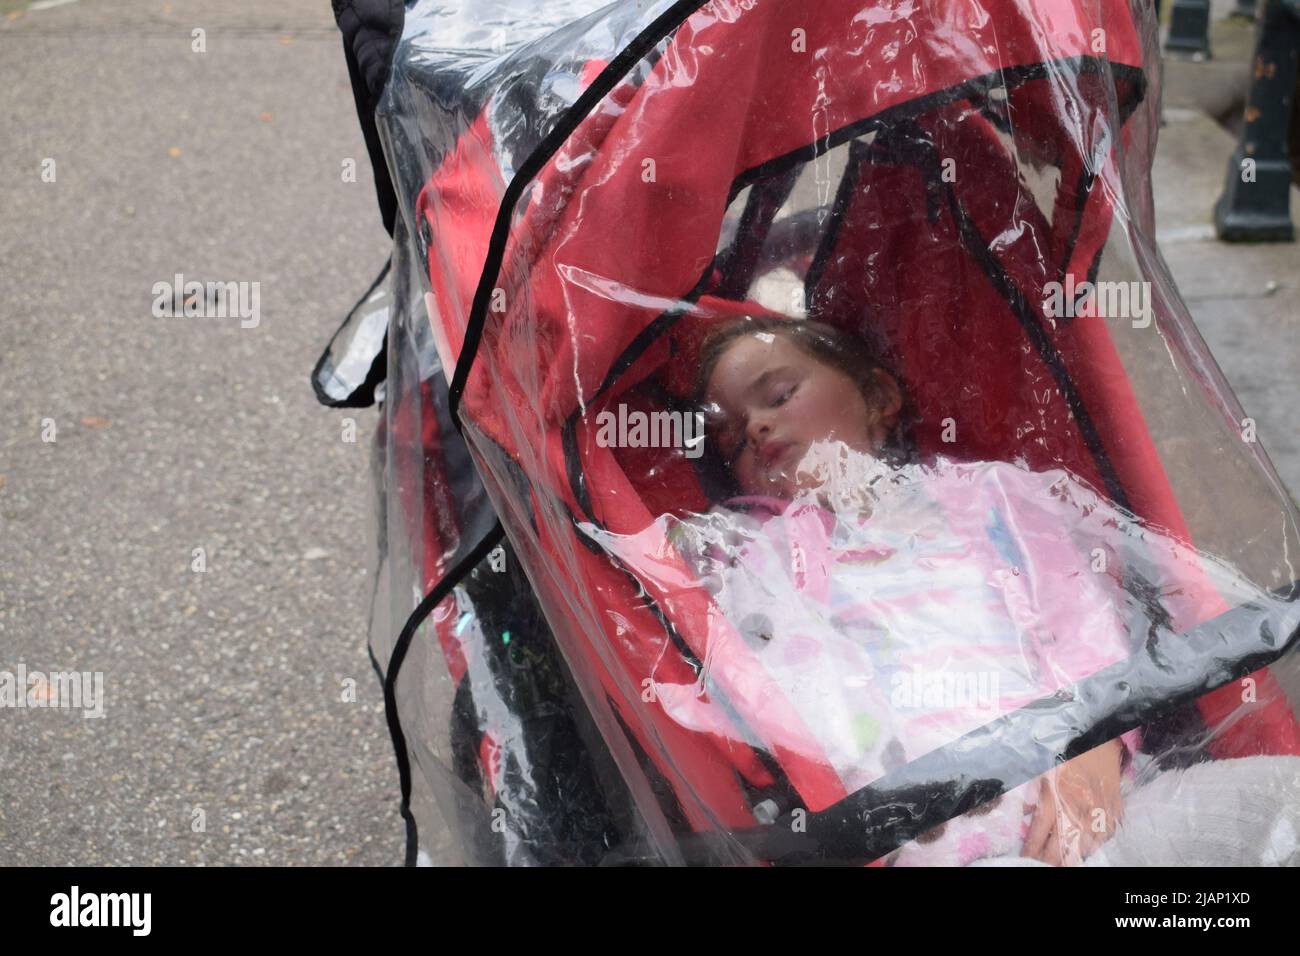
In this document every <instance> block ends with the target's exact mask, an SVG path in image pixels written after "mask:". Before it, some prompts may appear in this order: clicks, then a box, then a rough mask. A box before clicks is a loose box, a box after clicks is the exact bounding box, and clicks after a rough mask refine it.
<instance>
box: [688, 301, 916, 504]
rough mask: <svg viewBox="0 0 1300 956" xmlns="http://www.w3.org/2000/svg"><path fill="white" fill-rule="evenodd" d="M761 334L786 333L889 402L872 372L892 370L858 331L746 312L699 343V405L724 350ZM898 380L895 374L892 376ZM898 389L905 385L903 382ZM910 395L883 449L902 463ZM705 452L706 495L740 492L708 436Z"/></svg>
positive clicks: (873, 397) (866, 394) (877, 401)
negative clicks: (845, 330) (748, 336)
mask: <svg viewBox="0 0 1300 956" xmlns="http://www.w3.org/2000/svg"><path fill="white" fill-rule="evenodd" d="M762 332H767V333H771V334H774V335H780V336H783V337H784V338H785V339H787V340H788V341H790V342H792V343H793V344H794V345H796V346H797V347H798V348H800V349H801V350H802V351H803V352H805V353H806V354H807V355H810V356H812V357H813V358H815V359H817V360H818V361H819V362H821V363H823V364H825V365H828V366H830V367H831V368H834V369H837V370H838V371H840V372H843V373H844V374H845V375H847V376H848V377H849V378H850V379H851V380H852V381H853V382H854V384H856V385H857V387H858V390H859V391H860V392H861V393H862V397H863V398H864V399H865V400H866V402H867V405H868V406H869V407H873V408H874V407H879V406H880V405H881V404H883V402H884V401H885V396H884V395H883V394H882V392H881V388H880V384H879V382H878V381H877V379H876V377H875V376H874V375H872V374H870V373H871V372H872V371H874V370H875V369H880V370H882V371H885V372H888V373H889V374H891V375H893V373H892V372H891V371H890V369H889V366H888V365H887V364H886V363H885V362H884V361H883V360H882V359H881V358H880V356H879V355H878V353H877V352H876V350H875V349H873V348H872V347H871V346H870V345H868V344H867V343H866V342H865V341H863V340H862V339H861V338H859V337H858V336H856V335H850V334H849V333H847V332H844V331H841V330H840V329H837V328H835V327H834V326H831V325H826V324H825V323H822V322H810V321H801V320H799V319H788V318H783V317H779V316H746V317H744V318H741V319H737V320H736V321H734V322H730V323H728V324H726V325H724V326H721V327H720V328H717V329H715V330H714V331H712V332H710V333H709V334H708V335H707V336H706V337H705V339H704V342H703V343H702V344H701V345H700V352H699V367H698V369H697V370H696V374H695V388H694V400H695V407H696V408H698V409H705V406H706V404H707V403H706V402H705V396H706V393H707V391H708V388H709V379H711V378H712V377H713V372H714V369H716V368H717V365H718V362H719V361H720V360H721V358H722V356H723V354H724V353H725V352H726V351H727V349H728V348H730V347H731V345H732V344H733V343H734V342H735V341H736V340H737V339H739V338H741V337H742V336H746V335H756V334H759V333H762ZM894 378H895V379H897V376H894ZM899 388H900V390H901V389H902V383H901V382H900V383H899ZM908 405H909V403H908V401H907V396H906V394H904V396H903V407H904V412H905V414H901V415H899V418H898V425H897V426H895V428H894V429H893V431H892V432H891V433H890V436H889V439H888V440H887V441H886V443H885V447H884V448H883V449H882V452H883V454H884V455H885V457H887V458H888V459H889V460H891V461H895V462H899V461H905V460H908V459H910V458H911V457H912V456H911V453H910V451H909V446H910V443H909V441H908V439H907V434H906V433H907V430H908V429H907V420H908V418H909V417H910V416H908V415H907V414H906V411H907V409H908ZM707 434H708V433H707V431H706V438H705V444H704V454H703V456H702V457H701V460H700V476H701V480H702V482H703V484H704V486H705V489H704V490H705V493H706V494H707V495H708V496H709V497H710V498H713V499H715V500H717V499H719V498H723V497H731V496H733V495H735V494H736V492H737V489H736V487H735V478H734V476H732V475H731V474H730V472H729V470H728V469H727V467H726V465H725V463H724V462H723V461H722V456H721V455H720V454H719V452H718V449H717V447H716V445H715V444H714V443H713V442H711V441H709V439H708V437H707Z"/></svg>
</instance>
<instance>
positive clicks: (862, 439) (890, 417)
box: [705, 332, 902, 498]
mask: <svg viewBox="0 0 1300 956" xmlns="http://www.w3.org/2000/svg"><path fill="white" fill-rule="evenodd" d="M864 374H865V370H864ZM872 374H873V375H875V376H876V377H877V382H878V385H879V386H880V391H881V392H882V394H883V395H884V396H885V402H884V405H883V407H880V408H873V407H871V406H870V405H869V404H868V402H867V399H866V398H865V396H864V395H863V394H862V391H861V389H859V388H858V386H857V384H856V383H855V382H854V381H853V379H851V378H849V376H848V375H846V374H844V373H843V372H841V371H840V370H839V369H837V368H835V367H834V366H831V365H827V364H826V363H824V362H822V361H821V360H819V359H817V358H815V357H813V356H812V355H809V354H808V353H807V352H805V351H804V350H803V349H801V348H800V347H799V346H798V345H796V344H795V343H794V342H792V341H790V340H789V339H788V338H787V337H786V336H784V335H779V334H774V333H770V332H769V333H763V332H758V333H754V334H752V335H743V336H741V337H739V338H737V339H736V340H735V341H734V342H733V343H732V344H731V345H729V346H727V348H726V350H725V351H724V352H723V353H722V356H721V357H720V358H719V359H718V364H717V365H716V366H715V367H714V370H713V374H712V376H711V377H710V378H709V382H708V387H707V389H706V391H705V401H706V402H707V403H708V404H709V405H711V406H715V407H716V408H717V410H718V411H719V412H720V421H719V422H718V423H717V424H715V425H714V426H713V427H715V428H718V429H719V432H718V433H717V435H716V436H715V438H716V440H717V447H718V449H719V450H720V452H721V454H722V456H723V460H724V461H726V462H727V467H728V469H729V470H730V471H731V473H732V475H733V476H734V477H735V479H736V483H737V484H738V485H739V487H740V490H741V491H742V492H743V493H744V494H747V495H774V496H777V497H781V498H793V497H794V495H795V494H796V493H797V492H798V491H800V490H810V488H812V487H816V486H817V484H818V483H819V480H818V479H817V477H816V476H815V475H814V474H813V472H812V471H811V470H810V469H808V468H800V467H799V465H800V462H802V461H803V460H804V458H805V455H807V453H808V450H809V448H810V447H811V446H812V444H813V443H814V442H835V441H838V442H842V443H843V444H845V445H847V446H849V447H850V448H852V449H854V450H856V451H861V452H866V453H868V454H874V453H875V452H876V450H877V449H878V448H879V447H880V446H881V444H883V443H884V441H885V437H886V435H887V434H888V430H889V428H891V427H892V426H893V424H894V421H895V420H896V419H897V416H898V412H899V409H900V408H901V405H902V399H901V395H900V394H899V392H898V386H897V384H896V383H895V382H894V380H893V379H892V378H891V377H890V376H889V375H888V374H887V373H885V372H883V371H881V370H879V369H877V370H874V371H873V372H872Z"/></svg>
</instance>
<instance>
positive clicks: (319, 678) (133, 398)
mask: <svg viewBox="0 0 1300 956" xmlns="http://www.w3.org/2000/svg"><path fill="white" fill-rule="evenodd" d="M199 27H201V28H203V29H204V30H206V52H205V53H196V52H194V51H193V49H192V37H193V34H192V31H193V30H194V29H195V28H199ZM0 63H3V65H4V76H5V82H4V83H0V115H3V116H4V121H3V124H4V135H2V136H0V170H2V171H3V175H2V176H0V209H3V219H2V220H0V264H2V265H0V303H3V316H2V318H0V337H2V339H3V348H2V349H0V390H2V393H3V395H4V397H5V411H4V416H3V424H0V485H2V486H3V487H0V670H3V669H9V670H12V669H13V668H14V667H15V665H16V664H18V663H20V662H21V663H24V664H25V665H26V667H27V668H28V669H29V670H41V671H60V670H68V671H71V670H76V671H88V672H102V674H103V676H104V692H105V697H106V715H105V716H104V717H103V718H102V719H82V717H81V716H79V715H78V714H76V713H68V712H60V711H31V710H22V711H17V710H15V711H9V710H6V711H4V713H3V716H0V859H2V860H4V861H6V862H21V863H28V864H48V865H56V864H219V865H224V864H243V863H249V864H341V863H369V864H376V865H390V864H394V863H397V862H400V861H401V858H402V856H401V844H402V827H401V821H400V819H399V818H398V815H397V799H398V790H397V772H396V768H395V764H394V761H393V754H392V747H391V745H390V744H389V740H388V734H387V730H386V728H385V724H384V719H383V708H382V694H381V692H380V688H379V686H378V683H377V681H376V679H375V676H374V673H373V672H372V670H371V667H370V663H369V660H368V659H367V656H366V650H365V645H366V635H365V609H366V602H367V600H368V598H369V586H368V585H369V582H368V579H367V576H366V571H365V547H364V542H365V539H366V534H367V532H368V530H369V528H370V526H371V523H372V518H371V515H370V510H369V494H370V492H369V488H368V477H367V462H368V457H369V452H368V447H369V442H370V439H371V437H372V434H373V425H374V413H373V412H372V411H364V412H359V413H358V412H353V413H351V415H344V414H342V413H337V412H331V411H327V410H326V409H323V408H321V407H320V406H319V405H318V404H317V403H316V401H315V397H314V396H313V394H312V390H311V387H310V385H309V382H308V375H309V372H310V370H311V368H312V366H313V364H314V362H315V359H316V357H317V355H318V354H319V352H320V349H321V348H322V346H323V344H324V343H325V341H326V340H327V339H328V336H329V334H330V332H331V331H332V330H333V329H334V327H335V326H337V324H338V323H339V321H340V320H341V319H342V316H343V313H344V312H345V311H346V309H347V308H348V307H349V306H350V305H351V304H352V302H353V301H354V299H355V298H356V297H357V296H358V295H359V294H360V293H361V291H363V290H364V288H365V287H366V284H367V283H368V282H369V281H370V279H371V278H373V275H374V273H375V272H376V271H377V270H378V268H379V267H380V266H381V265H382V264H383V261H384V259H385V257H386V255H387V245H388V237H387V235H386V234H385V233H384V230H383V228H382V225H381V223H380V219H379V214H378V211H377V207H376V204H375V200H374V186H373V184H372V182H371V176H370V170H369V164H368V160H367V158H366V151H365V148H364V145H363V143H362V140H361V133H360V129H359V127H358V125H357V122H356V114H355V109H354V107H353V103H352V93H351V87H350V85H349V82H348V77H347V71H346V68H345V65H344V61H343V56H342V50H341V43H340V40H339V36H338V31H337V29H336V28H335V26H334V24H333V19H332V15H331V12H330V5H329V3H328V2H326V0H276V2H274V3H264V2H257V0H222V2H221V3H214V2H195V0H170V2H165V0H81V2H78V3H71V4H67V5H62V6H57V7H53V8H49V9H44V10H37V11H32V12H27V13H24V14H22V15H19V16H15V17H12V18H5V17H0ZM47 158H51V159H54V160H55V161H56V166H55V167H54V168H55V172H56V179H55V181H54V182H44V181H43V180H42V177H41V172H42V163H43V160H45V159H47ZM348 158H351V159H355V160H356V161H357V164H358V172H357V177H356V182H345V181H343V179H342V177H341V175H340V169H341V164H342V162H343V160H344V159H348ZM176 273H181V274H183V275H184V276H185V277H186V278H187V279H198V280H200V281H208V280H214V281H215V280H222V281H224V280H237V281H248V282H259V283H260V289H261V298H260V306H261V315H260V322H259V324H258V325H257V326H256V327H252V328H244V327H241V324H240V322H239V321H238V320H227V319H183V318H155V317H154V316H153V315H152V314H151V304H152V301H153V294H152V292H151V287H152V286H153V284H154V283H155V282H158V281H159V280H167V281H171V280H172V277H173V276H174V275H175V274H176ZM345 417H352V418H354V419H356V421H357V426H358V435H357V440H356V442H355V443H348V442H346V441H345V440H343V438H342V434H343V433H342V427H341V421H342V419H343V418H345ZM47 420H49V421H52V422H53V423H54V426H55V428H56V433H55V434H56V437H57V440H56V441H55V442H53V443H47V442H44V441H42V437H43V434H42V433H43V431H44V424H43V423H45V422H46V421H47ZM196 548H202V549H203V554H204V559H205V564H206V571H203V572H202V573H199V572H196V571H195V570H194V567H195V560H196V559H195V549H196ZM352 688H355V697H353V696H352V690H351V689H352Z"/></svg>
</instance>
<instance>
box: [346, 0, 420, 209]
mask: <svg viewBox="0 0 1300 956" xmlns="http://www.w3.org/2000/svg"><path fill="white" fill-rule="evenodd" d="M332 3H333V5H334V19H335V22H337V23H338V25H339V29H340V30H341V31H342V32H343V55H344V57H345V58H346V59H347V64H348V75H349V76H350V77H351V79H352V95H353V98H354V99H355V100H356V104H357V118H358V119H359V120H360V121H361V132H362V135H363V136H364V137H365V141H366V151H367V152H368V153H369V154H370V165H371V167H372V168H373V169H374V173H375V192H376V193H377V195H378V198H379V212H380V215H381V216H382V217H383V220H384V228H385V229H387V230H388V234H389V235H392V233H393V223H394V220H395V218H396V216H397V195H396V193H395V192H394V191H393V181H392V179H391V178H389V175H388V164H387V163H386V162H385V161H384V153H383V149H382V148H381V147H380V144H379V131H378V129H377V128H376V127H375V106H376V105H377V104H378V103H379V97H380V94H381V93H382V92H383V89H384V81H385V80H386V79H387V78H388V71H389V68H390V67H391V66H392V61H393V52H394V51H395V50H396V49H397V41H398V39H399V38H400V37H401V35H402V24H403V21H404V20H405V16H406V6H405V4H404V2H403V0H332Z"/></svg>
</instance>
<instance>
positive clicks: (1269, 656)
mask: <svg viewBox="0 0 1300 956" xmlns="http://www.w3.org/2000/svg"><path fill="white" fill-rule="evenodd" d="M1272 594H1273V595H1274V596H1276V597H1277V598H1278V600H1279V602H1282V603H1281V604H1280V606H1279V605H1278V604H1269V605H1261V604H1259V603H1253V602H1252V603H1246V604H1243V605H1240V606H1239V607H1236V608H1233V609H1231V610H1229V611H1225V612H1224V613H1223V614H1220V615H1219V616H1218V617H1215V618H1213V619H1211V620H1209V621H1206V622H1204V623H1202V624H1200V625H1198V626H1196V627H1194V628H1191V629H1190V630H1188V631H1185V632H1183V633H1181V634H1175V633H1172V632H1168V631H1165V632H1164V633H1163V634H1158V633H1156V632H1155V631H1153V632H1152V635H1151V637H1150V639H1149V640H1148V642H1147V644H1146V646H1145V647H1144V648H1143V649H1142V650H1140V651H1138V652H1137V653H1136V654H1134V655H1133V656H1132V657H1130V658H1129V659H1128V660H1125V661H1120V662H1119V663H1117V664H1113V665H1111V666H1110V667H1107V668H1105V669H1104V670H1100V671H1098V672H1097V673H1095V674H1092V675H1091V676H1089V677H1087V678H1084V679H1083V680H1081V681H1079V682H1077V683H1076V684H1074V685H1073V687H1072V688H1070V689H1069V690H1061V691H1058V692H1057V693H1056V694H1052V695H1050V696H1047V697H1043V698H1040V699H1039V700H1036V701H1034V702H1032V703H1030V704H1027V705H1025V706H1024V707H1021V708H1020V709H1018V710H1014V711H1012V712H1010V713H1008V714H1005V715H1003V716H1001V717H999V718H997V719H996V720H993V721H991V722H989V723H987V724H985V725H984V726H982V727H979V728H978V729H976V730H973V731H971V732H970V733H968V734H966V735H965V736H962V737H959V738H957V739H956V740H953V741H951V742H950V743H948V744H945V745H944V746H942V747H939V748H937V749H935V750H932V751H930V752H929V753H927V754H925V755H924V756H922V757H918V758H917V759H916V760H913V761H911V762H910V763H908V764H905V765H904V766H902V767H899V768H898V769H896V770H894V771H891V772H890V773H888V774H886V775H885V776H884V777H882V778H880V780H878V781H877V782H875V783H873V784H870V785H868V786H866V787H863V788H862V789H861V790H857V791H855V792H854V793H851V794H850V795H849V796H847V797H845V798H844V799H843V800H840V801H839V802H837V803H835V804H833V805H832V806H829V807H827V808H826V809H824V810H820V811H816V812H809V811H806V810H802V809H799V808H795V809H791V810H788V811H786V812H785V813H783V814H781V815H780V816H779V817H777V819H776V820H774V821H773V822H772V823H770V824H766V825H764V826H760V827H755V828H753V829H749V830H742V831H739V832H734V833H732V834H730V835H729V836H719V835H718V834H714V833H700V834H695V835H692V836H688V837H685V838H683V839H682V841H681V844H680V849H681V851H682V854H683V858H684V859H685V861H686V862H687V863H707V862H717V861H718V859H719V857H733V856H736V854H735V852H734V845H733V847H732V848H731V849H730V850H729V849H728V848H727V846H726V844H727V843H729V842H731V841H732V840H734V841H735V842H737V843H739V844H740V846H741V847H742V848H743V849H744V850H746V851H748V853H749V854H752V855H753V856H754V857H757V858H758V859H760V860H766V861H769V862H772V863H774V864H778V865H799V864H805V865H806V864H819V865H843V866H861V865H863V864H866V863H870V862H872V861H873V860H877V859H880V858H881V857H883V856H885V855H886V854H888V853H890V852H891V851H893V850H895V849H897V848H898V847H900V846H902V845H903V844H904V843H907V842H909V841H911V840H914V839H915V838H916V837H918V836H921V835H923V834H925V833H926V832H928V831H930V830H932V829H934V828H935V827H937V826H939V825H940V824H942V823H946V822H947V821H948V820H951V819H952V818H954V817H957V816H960V815H962V814H964V813H968V812H970V811H971V810H974V809H976V808H978V807H980V806H982V805H983V804H985V803H988V802H989V801H991V800H994V799H996V798H997V797H999V796H1001V795H1002V794H1004V793H1006V792H1007V791H1008V790H1011V789H1013V788H1015V787H1017V786H1019V785H1020V784H1022V783H1025V782H1027V781H1029V780H1033V779H1034V778H1035V777H1038V776H1041V775H1042V774H1043V773H1045V772H1046V771H1048V770H1050V769H1052V768H1053V767H1054V766H1057V765H1058V764H1059V763H1062V762H1064V761H1066V760H1070V759H1072V758H1074V757H1076V756H1078V755H1080V754H1083V753H1087V752H1088V751H1089V750H1091V749H1093V748H1094V747H1096V746H1099V745H1100V744H1103V743H1105V742H1106V741H1108V740H1113V739H1114V738H1116V737H1118V736H1120V735H1121V734H1123V733H1126V732H1127V731H1129V730H1132V729H1134V728H1137V727H1141V726H1142V725H1144V724H1147V723H1150V722H1151V721H1152V720H1154V719H1155V718H1157V717H1159V716H1160V715H1161V714H1163V713H1165V712H1167V711H1169V710H1171V709H1173V708H1177V707H1181V706H1183V705H1186V704H1189V703H1191V702H1193V701H1195V700H1196V699H1198V698H1200V697H1202V696H1204V695H1205V694H1207V693H1210V692H1211V691H1214V690H1217V689H1218V688H1220V687H1222V686H1224V685H1225V684H1227V683H1229V682H1231V681H1233V680H1238V679H1240V678H1242V677H1245V676H1246V675H1247V674H1251V673H1253V672H1254V671H1257V670H1259V669H1260V668H1261V667H1264V666H1266V665H1268V664H1271V663H1273V662H1275V661H1277V660H1278V659H1279V658H1281V657H1282V656H1283V655H1284V654H1286V653H1287V652H1288V651H1290V650H1292V649H1293V648H1294V647H1295V646H1296V644H1297V642H1300V601H1297V600H1296V598H1297V596H1300V581H1296V582H1293V583H1291V584H1290V585H1285V586H1283V587H1281V588H1278V589H1276V590H1274V591H1273V592H1272ZM961 768H978V769H977V770H975V769H972V770H964V769H961ZM625 858H626V859H628V860H631V859H634V858H635V854H634V853H632V854H628V855H627V857H625Z"/></svg>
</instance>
